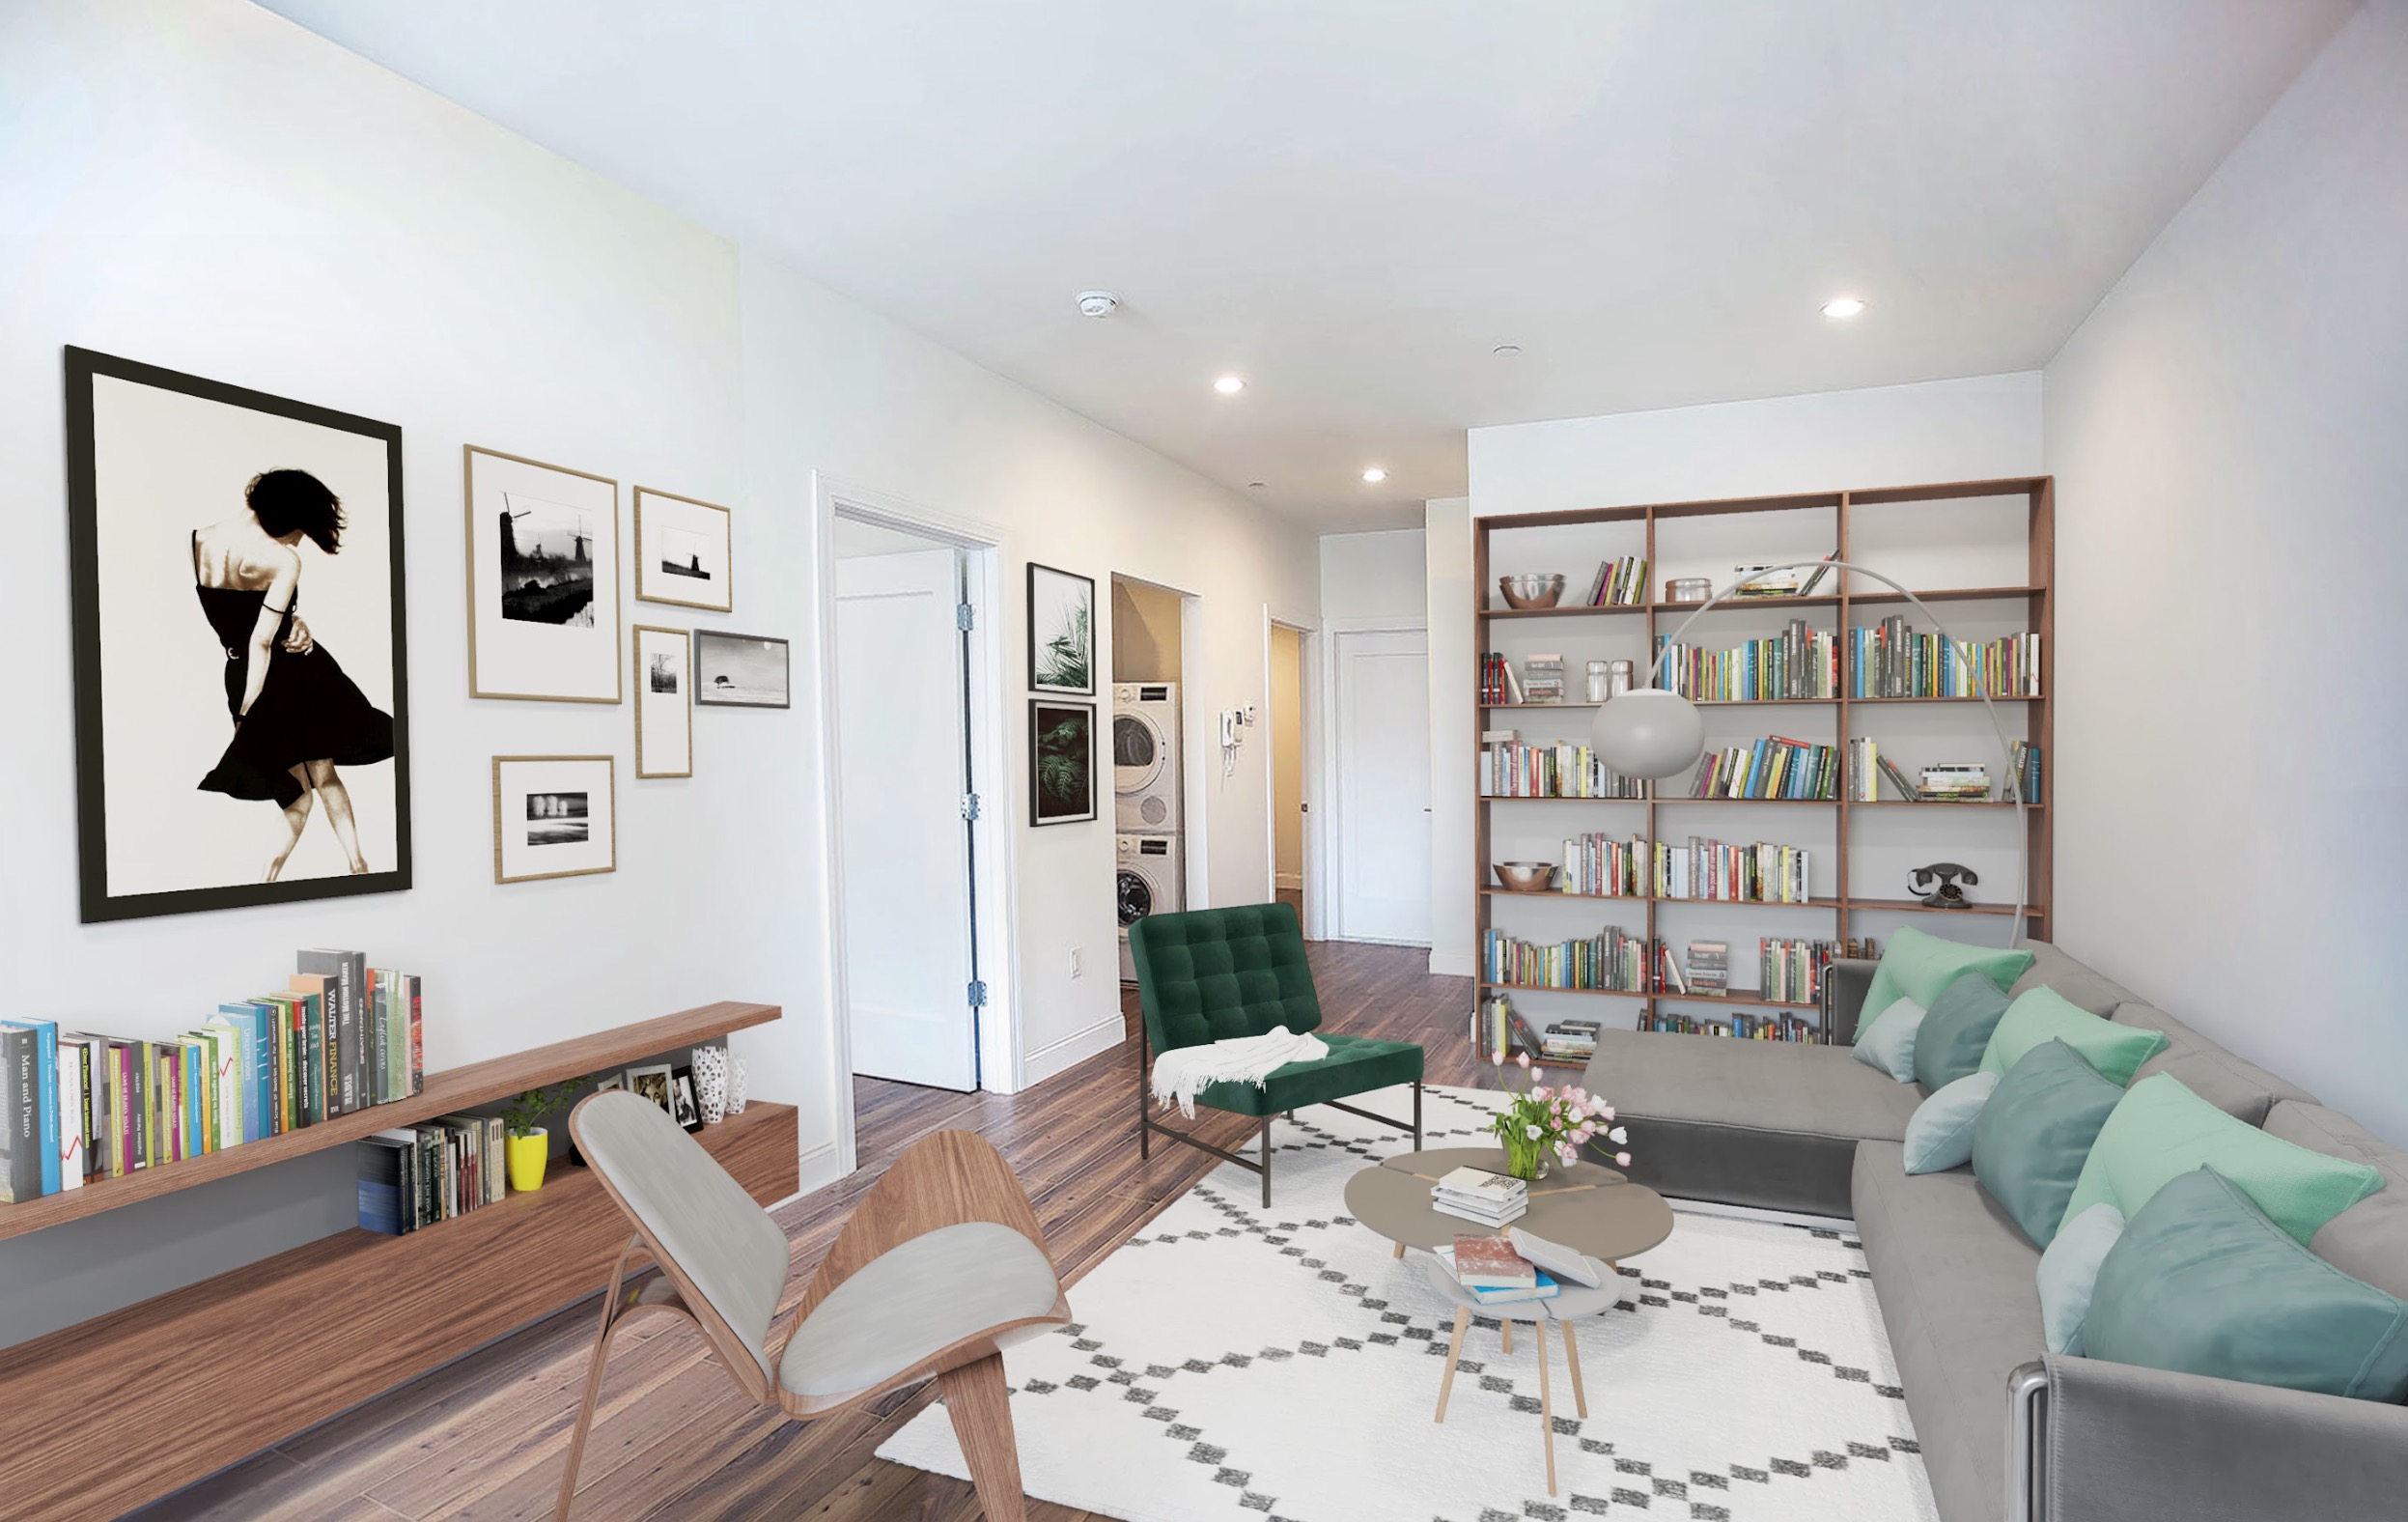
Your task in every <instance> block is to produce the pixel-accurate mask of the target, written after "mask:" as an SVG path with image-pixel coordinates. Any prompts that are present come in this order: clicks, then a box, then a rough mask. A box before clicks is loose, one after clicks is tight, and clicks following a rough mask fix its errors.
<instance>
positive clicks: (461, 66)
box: [266, 0, 2353, 529]
mask: <svg viewBox="0 0 2408 1522" xmlns="http://www.w3.org/2000/svg"><path fill="white" fill-rule="evenodd" d="M266 4H267V5H268V8H269V9H271V10H274V11H277V12H280V13H282V14H286V15H288V16H291V17H293V18H294V19H295V20H297V21H299V22H301V23H302V24H304V25H306V26H308V27H311V28H312V29H314V30H316V31H318V32H320V33H322V34H323V35H325V36H326V37H329V38H331V39H333V40H335V41H336V42H341V43H343V44H345V45H346V46H349V47H350V48H352V49H354V50H356V51H358V52H360V53H363V54H365V55H366V56H368V57H370V58H372V59H375V60H378V62H380V63H382V64H384V65H386V66H387V67H389V68H391V69H393V70H397V71H399V72H400V73H402V74H405V75H406V76H408V77H410V78H412V79H415V80H418V81H419V82H421V83H423V84H425V85H427V86H429V87H431V88H433V89H434V90H435V91H437V92H439V93H441V94H442V95H445V96H447V97H449V98H451V99H455V100H458V101H460V102H462V104H465V105H467V106H469V107H470V108H472V109H474V110H476V111H479V112H481V113H483V114H484V115H486V116H488V117H490V118H491V119H493V120H494V121H496V122H499V123H501V124H503V125H504V126H506V127H511V128H513V129H514V130H516V131H518V132H520V133H523V134H524V135H526V136H527V137H530V138H533V139H535V140H536V141H537V142H540V143H543V144H545V145H546V146H548V147H550V148H552V149H554V150H556V151H557V152H559V153H561V154H563V155H567V156H568V157H570V158H572V159H574V160H576V161H578V162H580V163H583V164H586V165H588V166H590V167H592V168H594V169H596V170H598V171H600V172H601V173H602V174H604V175H606V176H608V177H610V178H611V179H613V180H616V181H618V182H620V183H624V184H627V185H629V186H630V187H632V188H633V189H635V190H637V191H639V192H641V193H642V194H644V195H646V196H648V197H650V198H652V199H654V200H656V201H658V202H659V203H661V204H663V205H665V206H667V207H669V208H671V209H673V210H675V211H679V212H682V213H684V214H686V215H688V216H690V217H692V218H693V219H694V220H696V221H699V222H701V223H703V224H705V225H706V226H709V227H712V228H714V229H716V230H718V231H720V232H722V233H724V234H726V235H727V236H729V237H732V238H735V239H738V240H742V241H744V242H746V243H747V244H750V245H753V246H755V247H758V248H760V249H762V250H764V251H765V252H768V253H770V254H771V255H772V256H774V257H776V258H778V259H779V260H780V261H781V262H783V263H786V264H788V265H790V266H792V267H794V268H798V269H799V270H801V271H803V272H804V273H806V274H809V275H811V276H813V277H815V278H817V279H819V280H821V281H823V282H825V283H826V284H827V285H830V286H832V287H834V288H836V289H837V290H840V291H843V292H845V293H847V294H849V295H851V296H855V297H857V298H859V299H860V300H862V301H865V302H867V303H868V304H870V305H871V306H873V307H876V308H878V309H880V310H882V311H884V312H886V313H888V314H889V315H891V316H893V317H895V318H897V319H899V320H900V321H902V322H903V323H905V324H909V325H910V326H911V327H913V328H915V329H917V330H918V331H920V332H923V333H925V334H927V335H929V336H930V337H932V338H935V339H937V340H938V341H940V342H942V343H944V344H947V345H949V346H951V347H952V348H954V349H956V350H959V351H961V352H964V353H966V354H968V355H970V356H971V357H972V358H974V359H977V360H978V361H980V362H981V363H983V364H986V365H988V366H990V367H992V368H994V370H997V371H1000V372H1001V373H1002V374H1004V375H1007V376H1010V377H1012V378H1013V379H1015V380H1017V381H1022V382H1024V383H1025V384H1027V385H1029V386H1031V387H1033V388H1035V389H1036V390H1038V391H1041V392H1043V393H1045V394H1046V395H1048V396H1050V397H1053V398H1055V399H1057V400H1059V401H1061V402H1063V403H1064V404H1066V405H1068V406H1070V407H1072V408H1075V409H1078V411H1080V412H1083V413H1085V414H1086V415H1088V416H1089V417H1092V418H1095V419H1096V420H1098V421H1099V422H1102V423H1105V424H1106V425H1108V426H1109V427H1112V428H1114V429H1117V430H1119V431H1120V432H1122V433H1124V434H1127V435H1129V436H1130V437H1134V438H1136V439H1138V440H1140V441H1142V442H1144V443H1146V444H1149V445H1151V446H1153V447H1154V448H1156V449H1159V450H1161V451H1162V453H1164V454H1166V455H1169V456H1171V457H1172V458H1174V459H1177V460H1180V461H1183V462H1185V463H1187V464H1189V465H1192V466H1194V467H1195V468H1196V469H1198V470H1200V471H1202V472H1203V473H1205V474H1206V475H1208V476H1211V477H1212V478H1214V479H1215V480H1218V481H1220V482H1222V483H1225V484H1227V485H1228V486H1230V487H1232V488H1235V489H1238V490H1241V491H1244V490H1246V488H1247V484H1248V483H1249V482H1255V481H1260V482H1263V483H1265V487H1264V489H1263V490H1260V491H1258V492H1256V493H1254V494H1255V495H1256V496H1257V497H1259V498H1262V499H1264V500H1268V501H1270V502H1273V503H1274V504H1277V505H1278V506H1280V507H1282V508H1283V509H1286V510H1288V511H1290V512H1292V513H1294V514H1295V515H1296V516H1298V517H1300V518H1302V519H1303V520H1305V521H1309V522H1311V523H1313V524H1315V525H1317V526H1320V527H1323V528H1325V529H1340V528H1359V527H1368V526H1378V525H1381V524H1386V523H1393V522H1400V521H1419V516H1420V515H1419V506H1418V504H1419V502H1420V500H1421V499H1422V498H1424V497H1430V496H1443V495H1450V494H1455V493H1461V492H1462V491H1463V490H1464V442H1463V431H1464V430H1465V429H1466V428H1468V427H1473V426H1478V425H1482V424H1492V423H1502V422H1517V421H1526V420H1532V419H1538V418H1547V417H1563V416H1578V415H1583V414H1588V413H1598V412H1613V411H1625V410H1632V409H1645V408H1658V407H1672V406H1681V405H1685V404H1691V403H1697V402H1710V401H1725V400H1735V399H1740V398H1746V397H1759V396H1776V395H1783V394H1789V393H1795V392H1801V391H1817V390H1826V389H1833V388H1837V387H1846V386H1860V385H1878V384H1887V383H1892V382H1899V381H1919V380H1930V379H1936V378H1941V377H1947V376H1963V375H1978V374H1984V373H1990V372H1998V371H2007V370H2017V369H2026V368H2030V367H2031V366H2034V365H2037V364H2040V363H2041V362H2043V361H2045V360H2046V359H2047V358H2048V357H2049V356H2050V355H2051V354H2052V353H2054V352H2056V350H2057V348H2058V345H2059V344H2060V343H2062V342H2063V340H2064V339H2065V337H2066V336H2067V335H2068V334H2069V333H2070V332H2071V331H2072V330H2073V328H2074V327H2075V326H2076V324H2079V323H2080V322H2081V320H2082V318H2083V317H2084V315H2085V314H2086V313H2087V312H2088V311H2089V309H2090V308H2091V306H2092V305H2093V304H2094V303H2095V302H2096V301H2097V300H2098V299H2099V297H2100V296H2102V295H2103V294H2104V293H2105V292H2106V290H2107V289H2108V288H2109V287H2110V286H2111V285H2113V284H2114V280H2115V278H2116V277H2117V276H2118V275H2119V274H2120V273H2121V272H2122V271H2123V269H2124V268H2125V267H2126V266H2127V265H2129V264H2130V263H2131V261H2132V260H2133V258H2134V257H2135V256H2136V255H2138V254H2139V253H2140V251H2141V249H2142V247H2143V246H2145V244H2146V243H2147V241H2148V240H2149V239H2150V238H2151V237H2153V236H2154V235H2155V234H2156V232H2157V231H2158V229H2159V228H2161V227H2162V226H2164V224H2165V223H2166V221H2167V219H2168V218H2169V217H2170V216H2171V215H2172V213H2173V212H2174V211H2175V210H2176V209H2177V208H2179V207H2180V206H2181V205H2182V203H2183V202H2184V201H2185V200H2186V199H2188V198H2189V196H2190V194H2191V193H2192V191H2193V190H2195V189H2196V188H2197V187H2198V184H2199V183H2200V182H2201V181H2202V180H2203V179H2205V177H2206V176H2207V174H2208V172H2209V171H2210V170H2212V169H2213V168H2214V167H2215V165H2216V164H2217V163H2218V162H2219V161H2220V160H2221V159H2222V158H2223V157H2224V155H2226V153H2227V152H2228V151H2229V150H2230V149H2231V148H2232V146H2233V145H2234V144H2235V143H2236V142H2237V141H2238V140H2239V139H2240V137H2241V136H2242V134H2243V133H2245V132H2246V131H2247V130H2248V129H2249V127H2251V126H2252V125H2253V124H2254V122H2255V121H2256V120H2257V118H2258V116H2259V115H2260V114H2261V113H2262V112H2263V111H2264V110H2265V108H2266V107H2267V106H2268V105H2269V104H2271V103H2272V102H2273V100H2274V98H2275V97H2276V96H2277V95H2278V94H2280V93H2281V91H2282V87H2283V86H2284V85H2285V84H2287V83H2288V82H2289V81H2290V79H2291V78H2292V76H2293V75H2294V74H2296V73H2297V72H2298V70H2300V68H2301V67H2302V66H2303V65H2304V64H2305V63H2306V62H2307V60H2308V59H2309V57H2310V56H2311V55H2312V54H2313V52H2314V51H2315V49H2316V48H2317V47H2318V46H2320V45H2321V44H2322V43H2323V42H2325V41H2326V40H2327V39H2328V38H2329V37H2330V36H2331V35H2332V33H2333V32H2334V30H2335V29H2336V28H2337V27H2338V25H2339V24H2340V22H2341V20H2342V19H2343V18H2344V17H2345V16H2346V15H2347V14H2348V13H2349V11H2350V10H2351V9H2352V8H2353V0H1990V3H1973V0H1819V3H1812V4H1808V3H1803V0H1716V3H1711V4H1697V3H1694V0H1692V3H1679V0H1663V3H1654V0H1647V3H1640V0H1552V3H1551V0H1461V3H1455V4H1441V3H1438V0H1314V3H1297V0H1218V3H1208V4H1166V3H1161V0H1155V3H1131V0H1022V3H1019V4H1011V5H1005V4H974V3H970V0H951V3H946V0H838V3H821V4H808V5H805V4H798V3H793V0H676V3H674V4H665V5H664V4H662V3H660V0H508V3H495V0H412V3H410V4H408V5H390V4H375V3H369V0H266ZM1088 287H1105V288H1107V289H1110V290H1113V291H1116V292H1118V293H1119V294H1120V296H1122V297H1123V299H1124V301H1125V303H1126V304H1125V305H1124V306H1123V307H1122V309H1121V311H1120V313H1119V314H1118V315H1117V316H1115V317H1113V318H1111V319H1109V320H1107V321H1104V322H1096V321H1091V320H1089V319H1086V318H1082V317H1080V316H1079V315H1078V312H1077V310H1076V309H1075V307H1074V305H1073V301H1072V297H1073V296H1074V295H1075V294H1076V293H1077V292H1078V291H1080V290H1083V289H1086V288H1088ZM1841 292H1850V293H1855V294H1858V295H1861V296H1864V297H1865V298H1866V299H1867V300H1869V301H1870V302H1871V303H1872V306H1871V309H1870V310H1869V311H1868V312H1867V313H1866V314H1865V315H1864V316H1862V318H1859V319H1857V320H1856V321H1855V322H1854V323H1853V324H1847V325H1845V326H1842V325H1838V324H1833V323H1831V322H1829V321H1828V320H1826V319H1825V318H1823V317H1821V316H1820V315H1819V314H1818V312H1817V308H1818V307H1819V306H1820V304H1821V303H1822V302H1823V301H1824V300H1825V299H1826V298H1828V297H1830V296H1834V295H1836V294H1839V293H1841ZM1502 343H1514V344H1519V345H1521V346H1522V349H1523V352H1522V353H1521V354H1520V355H1519V356H1517V357H1514V358H1510V359H1502V358H1497V357H1495V356H1493V355H1492V354H1491V352H1490V351H1491V350H1492V348H1494V347H1495V346H1496V345H1498V344H1502ZM1224 371H1235V372H1237V373H1239V374H1242V375H1244V376H1245V377H1246V380H1247V381H1248V382H1249V383H1248V386H1247V388H1246V391H1245V393H1244V394H1243V395H1241V396H1238V397H1236V398H1233V399H1224V398H1221V397H1218V396H1216V395H1214V394H1213V392H1212V390H1211V389H1210V383H1211V381H1212V380H1213V379H1214V377H1215V376H1216V375H1218V374H1220V373H1222V372H1224ZM1375 463H1376V464H1379V465H1385V466H1386V468H1387V470H1388V478H1387V480H1386V483H1385V484H1384V485H1381V486H1378V487H1372V486H1366V485H1364V484H1363V483H1362V482H1361V480H1360V479H1359V477H1360V472H1361V470H1362V468H1363V466H1364V465H1368V464H1375Z"/></svg>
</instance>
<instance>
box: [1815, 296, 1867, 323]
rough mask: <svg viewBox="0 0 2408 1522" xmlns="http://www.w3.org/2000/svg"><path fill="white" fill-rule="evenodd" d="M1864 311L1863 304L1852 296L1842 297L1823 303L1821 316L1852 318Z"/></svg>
mask: <svg viewBox="0 0 2408 1522" xmlns="http://www.w3.org/2000/svg"><path fill="white" fill-rule="evenodd" d="M1863 310H1864V303H1863V302H1862V301H1860V300H1858V299H1857V298H1856V297H1855V296H1837V297H1834V298H1833V299H1832V300H1829V301H1826V302H1824V303H1823V315H1824V316H1825V317H1833V318H1848V317H1854V316H1856V315H1857V314H1858V313H1859V312H1862V311H1863Z"/></svg>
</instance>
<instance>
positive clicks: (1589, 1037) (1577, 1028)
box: [1538, 1020, 1604, 1060]
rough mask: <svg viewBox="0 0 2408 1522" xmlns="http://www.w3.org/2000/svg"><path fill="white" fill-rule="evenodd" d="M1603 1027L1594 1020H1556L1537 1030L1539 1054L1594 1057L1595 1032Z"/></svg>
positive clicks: (1595, 1051)
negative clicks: (1545, 1027)
mask: <svg viewBox="0 0 2408 1522" xmlns="http://www.w3.org/2000/svg"><path fill="white" fill-rule="evenodd" d="M1601 1029H1604V1027H1602V1026H1601V1025H1599V1023H1598V1022H1596V1021H1594V1020H1557V1021H1555V1022H1554V1023H1553V1024H1551V1025H1549V1026H1548V1028H1547V1029H1545V1030H1542V1031H1540V1032H1539V1037H1538V1050H1539V1056H1541V1057H1572V1058H1578V1059H1582V1060H1585V1059H1586V1058H1588V1057H1595V1056H1596V1055H1597V1032H1598V1031H1599V1030H1601Z"/></svg>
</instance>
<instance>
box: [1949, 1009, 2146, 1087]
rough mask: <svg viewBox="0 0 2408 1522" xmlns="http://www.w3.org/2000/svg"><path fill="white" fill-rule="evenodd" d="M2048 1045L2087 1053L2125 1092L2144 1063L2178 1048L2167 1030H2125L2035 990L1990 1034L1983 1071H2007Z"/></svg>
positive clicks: (2105, 1075)
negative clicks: (2052, 1043)
mask: <svg viewBox="0 0 2408 1522" xmlns="http://www.w3.org/2000/svg"><path fill="white" fill-rule="evenodd" d="M2043 1041H2062V1042H2064V1043H2065V1044H2066V1045H2067V1046H2069V1047H2072V1048H2073V1049H2074V1050H2075V1051H2076V1052H2079V1053H2081V1054H2082V1057H2083V1060H2085V1061H2086V1062H2088V1063H2089V1064H2090V1065H2091V1066H2092V1067H2094V1068H2097V1069H2098V1070H2099V1076H2100V1077H2102V1078H2104V1079H2106V1080H2107V1081H2108V1082H2109V1083H2111V1084H2114V1085H2115V1086H2116V1087H2118V1088H2121V1087H2122V1086H2123V1085H2126V1084H2129V1083H2131V1082H2132V1075H2133V1074H2135V1073H2137V1072H2139V1071H2140V1070H2141V1064H2142V1063H2143V1062H2145V1061H2147V1060H2148V1059H2149V1058H2150V1057H2155V1056H2156V1055H2157V1054H2158V1053H2160V1052H2163V1051H2164V1050H2166V1048H2167V1047H2168V1046H2170V1045H2171V1044H2172V1038H2171V1037H2170V1036H2168V1035H2167V1034H2166V1032H2164V1031H2163V1030H2146V1029H2142V1028H2141V1027H2139V1026H2119V1025H2117V1024H2115V1022H2114V1021H2113V1020H2101V1019H2100V1018H2099V1017H2098V1016H2096V1015H2094V1014H2092V1013H2090V1011H2088V1010H2086V1009H2084V1008H2081V1007H2079V1006H2078V1005H2075V1004H2072V1003H2069V1002H2068V1001H2066V999H2065V996H2064V995H2062V994H2059V993H2058V991H2057V990H2056V989H2054V988H2030V989H2026V990H2025V991H2024V992H2023V993H2022V994H2020V995H2018V996H2017V998H2016V1000H2015V1002H2013V1003H2011V1004H2009V1005H2007V1006H2006V1013H2005V1014H2003V1015H2001V1016H2000V1017H1999V1027H1998V1029H1995V1030H1993V1031H1991V1032H1990V1045H1989V1046H1988V1047H1986V1048H1984V1049H1983V1051H1982V1054H1981V1070H1982V1071H1983V1072H1985V1073H2003V1072H2005V1071H2006V1070H2007V1069H2008V1068H2011V1067H2013V1066H2014V1065H2015V1064H2016V1063H2017V1062H2019V1061H2021V1060H2022V1059H2023V1056H2024V1054H2025V1053H2027V1052H2029V1051H2030V1050H2031V1049H2032V1048H2034V1047H2036V1046H2038V1045H2040V1043H2042V1042H2043Z"/></svg>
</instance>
